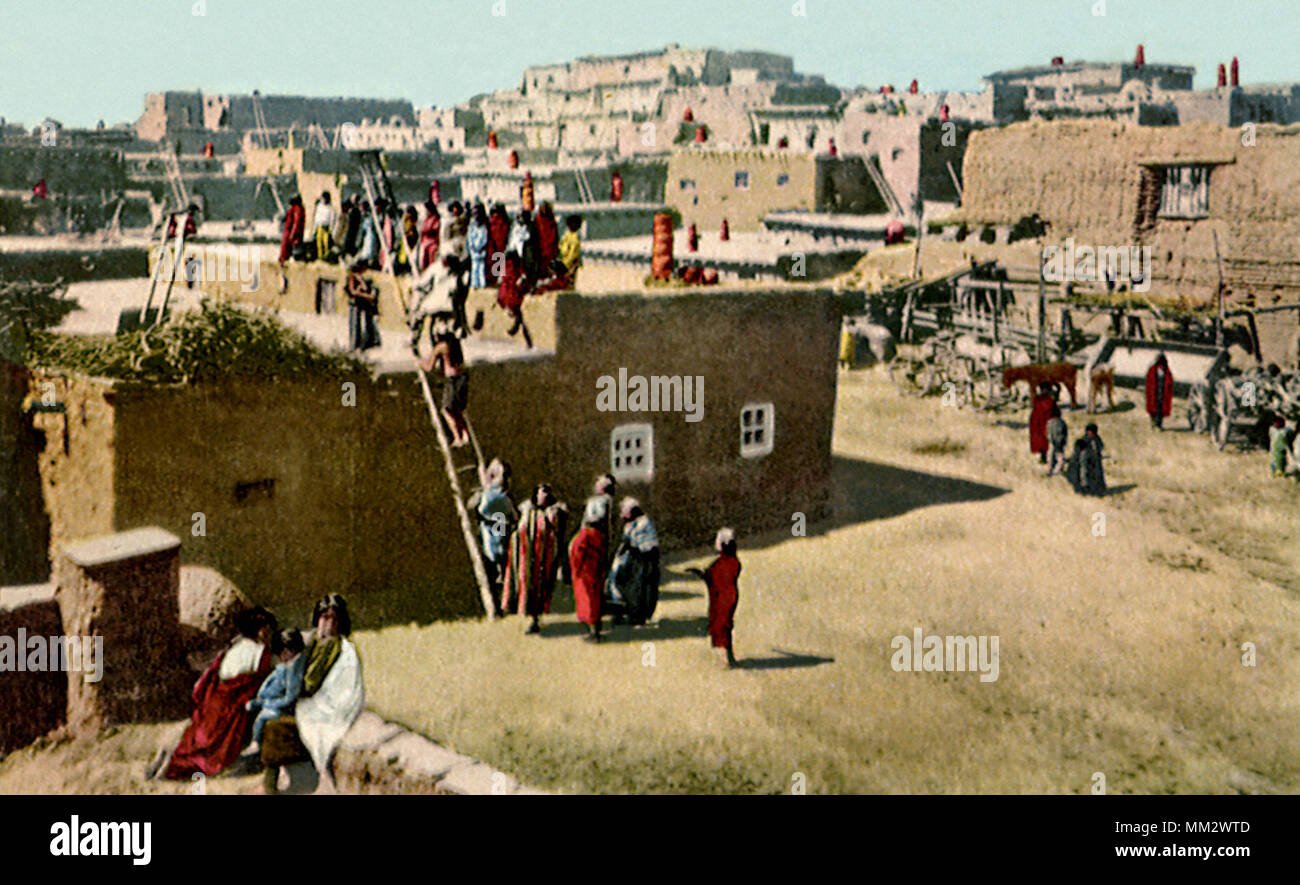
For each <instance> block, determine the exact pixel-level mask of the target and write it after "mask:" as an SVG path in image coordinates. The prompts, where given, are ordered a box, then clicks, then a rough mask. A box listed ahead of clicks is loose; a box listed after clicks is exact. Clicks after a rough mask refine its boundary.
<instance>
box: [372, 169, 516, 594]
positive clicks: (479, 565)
mask: <svg viewBox="0 0 1300 885" xmlns="http://www.w3.org/2000/svg"><path fill="white" fill-rule="evenodd" d="M352 156H353V157H354V158H356V161H357V165H359V166H360V167H361V182H362V186H363V187H364V188H365V192H366V199H367V200H369V201H370V220H371V222H372V223H373V224H374V225H375V231H376V232H377V234H378V235H379V236H380V238H381V239H382V238H383V230H384V229H383V226H382V225H381V224H380V222H381V219H380V218H379V215H378V213H377V212H376V210H375V200H376V199H377V198H378V197H383V198H384V199H385V200H387V201H388V205H390V206H396V205H397V201H396V200H395V199H394V198H393V188H392V184H391V183H390V182H389V180H388V173H387V172H386V171H385V169H384V164H383V161H382V159H381V156H380V151H379V149H377V148H371V149H365V150H354V151H352ZM400 236H402V233H401V230H400V229H399V228H398V227H397V226H396V225H394V238H397V237H400ZM395 247H396V243H394V248H393V249H388V250H386V251H387V256H386V257H385V259H384V267H383V270H384V271H385V272H386V273H388V274H390V275H392V276H393V282H394V288H395V290H396V292H397V302H398V304H400V305H401V306H402V311H403V313H405V315H406V318H407V320H408V321H409V320H410V316H411V312H412V311H413V310H414V309H415V308H416V306H417V305H416V303H415V301H414V298H413V297H412V298H411V299H409V300H408V298H407V296H406V294H405V292H404V291H403V289H402V279H401V278H400V277H398V276H397V275H396V273H395V267H396V260H397V255H396V252H397V249H396V248H395ZM412 259H414V256H412ZM412 295H414V293H412ZM417 346H418V342H417V341H415V340H412V342H411V351H412V357H413V358H414V359H415V371H416V374H417V375H418V376H419V379H420V390H421V392H422V394H423V395H424V404H425V406H426V407H428V409H429V419H430V420H431V421H432V422H433V429H434V431H435V433H437V436H438V448H439V449H441V451H442V462H443V466H444V468H445V469H446V471H447V484H448V485H449V486H450V487H451V496H452V499H453V500H454V501H455V503H456V515H457V517H458V518H459V520H460V529H461V535H462V536H463V538H464V541H465V548H466V549H467V550H468V551H469V561H470V565H471V566H473V568H474V579H475V581H476V582H477V583H478V589H479V596H480V598H481V599H482V602H483V611H484V612H485V613H486V614H487V617H488V619H489V620H491V619H493V618H495V617H496V602H495V601H494V600H493V598H492V587H491V584H490V583H489V582H488V577H487V568H486V567H485V566H484V564H483V552H482V550H480V549H479V544H478V538H477V537H476V532H475V526H474V523H473V520H471V519H470V515H469V508H468V507H466V506H465V492H464V488H463V486H462V485H461V481H460V476H461V474H462V473H468V472H470V471H473V472H474V473H475V474H476V475H477V476H478V480H479V484H480V485H482V484H483V482H484V475H485V473H486V468H485V466H484V464H483V450H482V449H481V448H479V444H478V436H477V435H476V434H475V433H474V425H473V424H472V423H470V419H469V414H468V413H467V414H466V415H465V416H464V417H465V427H466V428H467V429H468V431H469V438H470V441H471V443H473V447H472V453H473V456H474V460H473V461H472V462H467V463H463V464H458V463H456V458H455V454H454V450H453V449H452V446H451V440H450V439H449V431H448V428H447V427H446V426H445V425H444V424H443V420H442V416H441V415H440V414H439V409H438V405H437V403H436V402H435V401H434V398H433V389H432V387H431V386H430V384H429V376H428V373H427V372H425V371H424V367H423V366H421V365H420V359H419V352H418V350H417Z"/></svg>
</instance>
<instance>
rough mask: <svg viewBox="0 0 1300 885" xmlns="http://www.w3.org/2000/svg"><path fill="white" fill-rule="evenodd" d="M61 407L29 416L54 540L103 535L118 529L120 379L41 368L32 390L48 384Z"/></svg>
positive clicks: (37, 393)
mask: <svg viewBox="0 0 1300 885" xmlns="http://www.w3.org/2000/svg"><path fill="white" fill-rule="evenodd" d="M47 383H48V384H51V385H53V386H52V387H51V388H49V389H48V392H50V393H52V394H53V397H54V399H55V401H56V402H59V403H62V404H63V405H64V407H65V409H66V411H65V412H63V413H58V412H37V413H35V414H34V415H32V417H31V422H32V426H33V428H34V430H35V431H37V433H38V436H37V437H36V440H37V443H38V444H39V443H43V446H42V447H41V448H40V450H39V454H38V455H37V463H38V465H39V469H40V475H41V498H42V499H43V507H44V510H45V512H46V513H47V514H48V517H49V536H50V540H51V541H57V540H59V539H67V538H77V537H84V536H90V535H102V534H106V533H108V532H111V531H113V529H114V504H115V498H114V495H115V490H116V474H115V459H116V447H117V436H116V429H117V428H116V415H115V413H114V406H115V403H116V399H117V392H116V382H113V381H106V380H103V379H95V378H83V377H78V376H70V375H63V374H59V373H47V372H39V373H37V374H36V375H35V376H34V377H33V379H32V383H31V393H32V395H33V396H34V397H36V398H38V399H39V398H40V397H41V396H42V395H43V394H44V393H45V392H47V389H46V387H45V385H46V384H47Z"/></svg>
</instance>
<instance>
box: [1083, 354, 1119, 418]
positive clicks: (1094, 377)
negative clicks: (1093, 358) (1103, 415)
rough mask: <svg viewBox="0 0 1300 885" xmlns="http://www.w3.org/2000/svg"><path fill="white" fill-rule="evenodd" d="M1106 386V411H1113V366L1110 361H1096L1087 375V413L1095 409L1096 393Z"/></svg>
mask: <svg viewBox="0 0 1300 885" xmlns="http://www.w3.org/2000/svg"><path fill="white" fill-rule="evenodd" d="M1103 387H1105V388H1106V404H1107V406H1108V408H1107V410H1106V411H1108V412H1113V411H1115V367H1114V366H1113V365H1111V364H1110V363H1098V364H1097V365H1095V366H1093V367H1092V371H1091V372H1090V373H1089V375H1088V414H1090V415H1091V414H1092V413H1093V412H1095V411H1097V394H1098V393H1100V392H1101V389H1102V388H1103Z"/></svg>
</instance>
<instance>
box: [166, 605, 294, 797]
mask: <svg viewBox="0 0 1300 885" xmlns="http://www.w3.org/2000/svg"><path fill="white" fill-rule="evenodd" d="M236 624H237V626H238V629H239V632H240V637H239V638H238V639H236V640H235V642H234V643H233V644H232V645H231V646H230V647H229V648H227V649H226V650H225V651H223V652H222V653H221V654H220V655H218V656H217V659H216V660H215V661H213V662H212V664H211V665H210V666H209V667H208V669H207V670H205V671H203V675H202V676H200V677H199V681H198V682H197V683H195V685H194V692H193V698H194V713H193V714H192V715H191V716H190V724H189V726H188V727H187V728H186V729H185V733H184V734H183V735H181V740H180V743H179V744H177V745H176V749H175V750H173V751H172V753H171V756H170V758H169V759H166V768H163V769H162V771H163V777H165V778H168V779H169V780H186V779H188V778H190V777H191V776H192V775H193V774H194V773H195V772H202V773H203V774H204V775H207V776H209V777H210V776H212V775H215V774H219V773H220V772H221V771H223V770H224V769H225V768H226V766H228V765H230V763H232V762H234V761H235V760H236V759H238V758H239V754H240V751H241V750H243V749H244V747H245V746H246V745H247V744H248V740H249V737H250V735H251V732H252V726H253V719H254V716H255V714H254V713H253V712H252V711H251V710H248V709H247V705H248V702H249V701H251V700H252V699H253V698H255V697H257V690H258V689H259V688H260V687H261V685H262V682H263V681H264V680H265V679H266V677H267V676H268V675H269V674H270V672H271V669H272V668H273V666H274V664H275V661H274V656H273V655H272V653H271V646H272V643H273V640H274V637H275V634H276V632H277V629H278V628H277V625H276V622H275V616H274V615H272V614H271V613H270V612H268V611H267V610H266V609H264V608H260V607H258V608H252V609H249V610H248V611H245V612H242V613H241V614H240V616H239V618H238V619H237V621H236ZM162 761H163V759H162V758H160V759H159V760H158V764H157V765H156V767H153V772H156V771H157V770H158V769H159V768H162V765H161V763H162ZM153 772H151V774H152V773H153Z"/></svg>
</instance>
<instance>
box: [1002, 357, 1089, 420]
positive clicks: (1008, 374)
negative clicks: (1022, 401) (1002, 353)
mask: <svg viewBox="0 0 1300 885" xmlns="http://www.w3.org/2000/svg"><path fill="white" fill-rule="evenodd" d="M1078 375H1079V367H1078V366H1076V365H1074V363H1035V364H1033V365H1031V366H1014V367H1012V368H1009V369H1003V370H1002V386H1003V387H1011V386H1013V385H1014V384H1015V383H1016V382H1017V381H1028V382H1029V395H1030V397H1032V396H1033V395H1034V391H1036V390H1038V387H1039V385H1041V384H1049V383H1055V384H1060V385H1062V386H1064V387H1065V389H1066V390H1068V391H1070V408H1072V409H1077V408H1079V401H1078V399H1077V398H1076V396H1075V392H1074V384H1075V380H1076V379H1077V378H1078Z"/></svg>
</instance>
